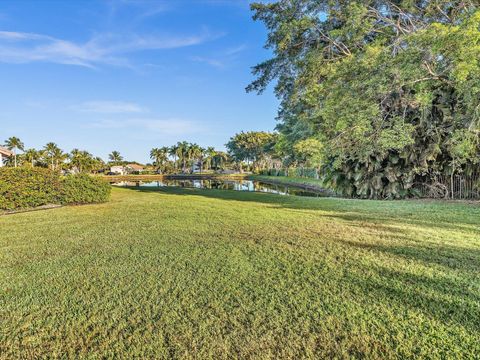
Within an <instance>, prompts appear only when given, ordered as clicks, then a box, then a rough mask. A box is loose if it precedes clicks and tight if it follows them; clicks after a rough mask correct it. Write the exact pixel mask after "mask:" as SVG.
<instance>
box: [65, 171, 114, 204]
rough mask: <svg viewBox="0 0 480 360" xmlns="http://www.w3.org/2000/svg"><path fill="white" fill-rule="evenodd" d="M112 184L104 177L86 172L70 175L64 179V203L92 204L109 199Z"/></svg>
mask: <svg viewBox="0 0 480 360" xmlns="http://www.w3.org/2000/svg"><path fill="white" fill-rule="evenodd" d="M110 190H111V186H110V184H108V183H107V182H105V181H103V180H102V179H98V178H95V177H92V176H89V175H86V174H79V175H68V176H66V177H64V178H63V179H62V186H61V194H60V195H61V202H62V203H63V204H90V203H101V202H105V201H107V200H108V198H109V196H110Z"/></svg>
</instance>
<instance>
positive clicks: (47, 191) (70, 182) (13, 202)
mask: <svg viewBox="0 0 480 360" xmlns="http://www.w3.org/2000/svg"><path fill="white" fill-rule="evenodd" d="M110 190H111V187H110V185H109V184H108V183H106V182H105V181H103V180H101V179H98V178H95V177H92V176H89V175H86V174H80V175H68V176H65V177H62V176H61V175H60V173H59V172H56V171H52V170H49V169H44V168H38V167H36V168H22V167H18V168H7V167H5V168H0V209H2V210H15V209H22V208H33V207H37V206H41V205H47V204H89V203H99V202H105V201H107V200H108V198H109V196H110Z"/></svg>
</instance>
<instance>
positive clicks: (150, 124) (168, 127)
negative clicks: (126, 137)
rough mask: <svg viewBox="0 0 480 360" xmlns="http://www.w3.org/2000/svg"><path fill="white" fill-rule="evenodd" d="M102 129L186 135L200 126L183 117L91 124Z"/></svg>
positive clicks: (109, 121)
mask: <svg viewBox="0 0 480 360" xmlns="http://www.w3.org/2000/svg"><path fill="white" fill-rule="evenodd" d="M90 126H91V127H94V128H100V129H132V130H133V131H137V132H138V131H139V130H140V131H148V132H154V133H160V134H164V135H169V136H174V135H185V134H191V133H198V131H199V130H200V127H199V126H198V124H196V123H195V122H193V121H190V120H183V119H155V118H152V119H150V118H134V119H119V120H100V121H97V122H94V123H91V124H90Z"/></svg>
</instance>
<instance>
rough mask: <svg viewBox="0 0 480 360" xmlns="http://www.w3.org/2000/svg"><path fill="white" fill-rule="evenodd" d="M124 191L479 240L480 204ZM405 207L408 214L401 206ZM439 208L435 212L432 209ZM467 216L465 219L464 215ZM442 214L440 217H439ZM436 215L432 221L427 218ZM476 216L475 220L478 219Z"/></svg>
mask: <svg viewBox="0 0 480 360" xmlns="http://www.w3.org/2000/svg"><path fill="white" fill-rule="evenodd" d="M124 189H130V190H135V191H139V192H150V193H155V192H161V193H164V194H171V195H180V196H184V195H188V196H202V197H207V198H214V199H220V200H226V201H241V202H256V203H262V204H269V205H271V206H272V207H279V208H288V209H292V210H305V211H312V210H322V211H324V212H329V211H330V212H333V213H334V214H331V215H328V214H322V216H331V217H333V218H337V219H341V220H344V221H348V222H371V223H375V224H379V223H381V224H392V225H394V224H400V225H402V224H405V225H415V226H422V227H426V228H433V229H438V228H442V229H448V230H452V231H453V230H456V231H472V228H474V229H475V230H474V231H476V232H478V234H479V236H480V202H478V203H461V204H452V203H444V202H441V201H438V202H434V201H425V202H424V201H422V200H417V201H372V200H353V199H339V198H328V197H319V198H316V197H301V196H284V195H277V194H269V193H261V192H248V191H232V190H215V189H193V188H181V187H158V188H152V187H142V186H140V187H124ZM405 205H408V210H406V209H402V206H405ZM435 206H438V208H434V207H435ZM458 206H462V207H464V209H463V211H460V212H458V211H456V212H452V211H451V209H452V207H453V208H454V207H457V209H458ZM467 211H468V212H469V216H468V217H467V218H466V217H465V213H466V212H467ZM442 212H443V213H442ZM432 213H435V215H436V216H435V218H434V219H430V218H429V217H430V216H431V215H432ZM477 215H478V216H477Z"/></svg>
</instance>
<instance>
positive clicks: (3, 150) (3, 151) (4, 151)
mask: <svg viewBox="0 0 480 360" xmlns="http://www.w3.org/2000/svg"><path fill="white" fill-rule="evenodd" d="M0 153H1V154H2V155H6V156H12V155H13V152H11V151H10V150H8V149H7V148H4V147H3V146H0Z"/></svg>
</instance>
